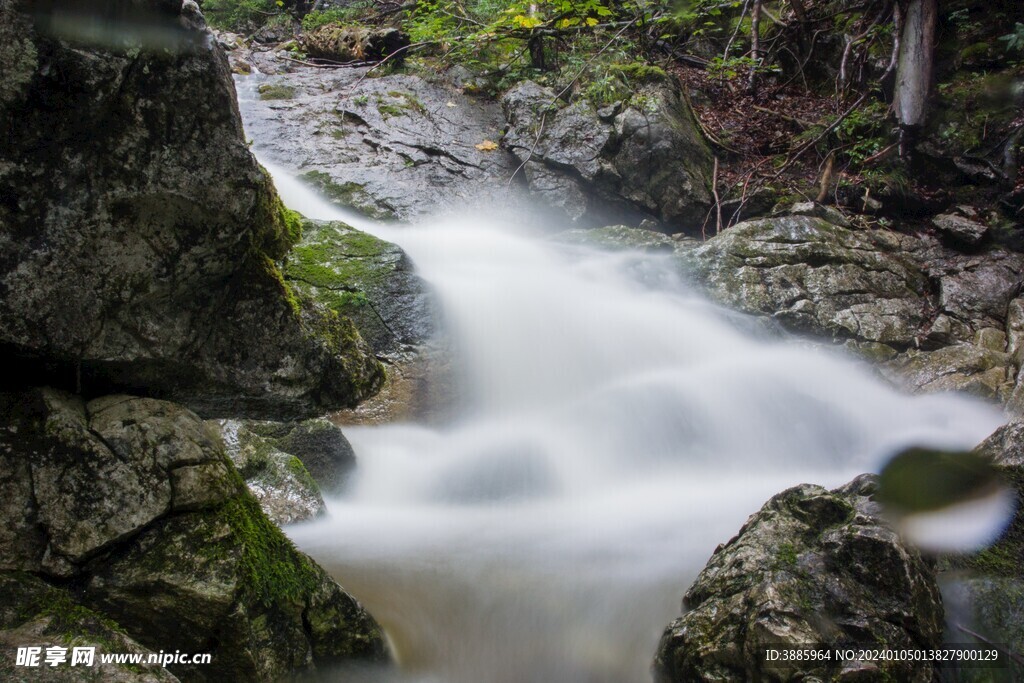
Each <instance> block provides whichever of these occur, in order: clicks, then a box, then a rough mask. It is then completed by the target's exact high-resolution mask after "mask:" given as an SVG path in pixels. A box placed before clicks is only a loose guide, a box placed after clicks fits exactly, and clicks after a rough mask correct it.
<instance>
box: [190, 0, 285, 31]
mask: <svg viewBox="0 0 1024 683" xmlns="http://www.w3.org/2000/svg"><path fill="white" fill-rule="evenodd" d="M201 5H202V9H203V15H204V16H205V17H206V20H207V21H208V22H209V23H210V25H211V26H213V27H214V28H219V29H226V30H229V31H245V30H253V29H256V28H258V27H259V26H262V25H264V24H266V23H267V20H268V19H269V18H270V17H273V16H276V15H278V14H280V13H282V12H283V9H282V8H283V5H284V3H283V2H282V1H281V0H203V1H202V2H201Z"/></svg>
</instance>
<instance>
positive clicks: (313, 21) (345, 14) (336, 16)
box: [302, 2, 373, 32]
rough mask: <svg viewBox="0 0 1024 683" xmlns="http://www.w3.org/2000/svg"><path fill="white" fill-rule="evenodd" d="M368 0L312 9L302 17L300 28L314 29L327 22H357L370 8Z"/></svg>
mask: <svg viewBox="0 0 1024 683" xmlns="http://www.w3.org/2000/svg"><path fill="white" fill-rule="evenodd" d="M372 7H373V5H372V3H370V2H354V3H352V4H350V5H346V6H345V7H333V8H331V9H325V10H314V11H312V12H310V13H309V14H307V15H306V16H304V17H302V30H303V31H307V32H309V31H315V30H316V29H318V28H320V27H321V26H326V25H327V24H354V23H359V19H360V17H362V16H363V15H364V14H365V13H366V11H367V10H368V9H370V8H372Z"/></svg>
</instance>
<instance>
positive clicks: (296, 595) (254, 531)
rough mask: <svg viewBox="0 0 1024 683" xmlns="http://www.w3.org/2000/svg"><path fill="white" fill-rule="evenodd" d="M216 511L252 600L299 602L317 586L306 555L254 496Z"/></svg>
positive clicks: (314, 574) (243, 584) (235, 500)
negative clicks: (229, 534)
mask: <svg viewBox="0 0 1024 683" xmlns="http://www.w3.org/2000/svg"><path fill="white" fill-rule="evenodd" d="M299 465H300V466H301V465H302V463H299ZM307 476H308V473H307ZM218 514H219V515H220V516H222V517H223V519H224V520H225V521H226V522H227V524H228V526H229V527H230V528H231V531H232V533H233V534H234V539H233V540H234V542H235V544H237V546H238V547H239V548H240V550H241V557H240V558H239V568H240V570H241V583H240V585H241V586H242V590H243V591H245V592H246V593H248V594H249V595H250V596H251V597H252V598H253V599H254V600H257V601H259V602H260V603H262V604H263V605H267V606H269V605H273V604H275V603H276V602H279V601H286V602H302V601H303V600H304V599H305V596H307V595H309V594H310V593H311V592H312V591H313V590H314V589H315V588H316V587H317V585H318V583H319V580H318V579H319V577H318V575H317V572H316V571H314V569H313V567H312V564H311V563H310V561H309V559H308V558H306V556H305V555H302V554H301V553H299V552H298V551H297V550H295V546H294V545H292V542H291V541H289V540H288V539H287V538H286V537H285V535H284V534H283V533H281V530H280V529H278V528H277V527H276V526H274V524H273V523H271V521H270V520H269V519H267V517H266V515H264V514H263V512H262V511H261V510H260V508H259V504H258V503H257V502H256V499H255V498H253V497H252V496H250V495H244V496H239V497H237V498H235V499H234V500H232V501H230V502H228V503H226V504H225V505H224V507H223V508H222V509H221V510H220V511H219V513H218Z"/></svg>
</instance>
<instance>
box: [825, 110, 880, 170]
mask: <svg viewBox="0 0 1024 683" xmlns="http://www.w3.org/2000/svg"><path fill="white" fill-rule="evenodd" d="M887 113H888V106H887V105H886V104H885V103H884V102H870V103H869V104H866V105H864V106H863V107H861V108H859V109H856V110H854V111H853V112H851V113H850V115H849V116H847V117H846V118H845V119H843V122H842V123H840V124H839V126H838V127H836V130H835V136H836V138H837V139H838V140H839V143H840V144H841V145H842V146H843V147H842V152H843V154H844V155H845V156H846V157H847V158H848V159H849V160H850V161H852V162H853V163H854V164H855V165H859V164H861V163H863V162H864V161H865V160H866V159H868V158H869V157H871V156H873V155H875V154H877V153H878V152H880V151H882V149H883V148H884V147H885V146H886V145H887V144H888V141H889V137H890V133H891V129H892V126H891V125H890V124H889V123H888V122H887Z"/></svg>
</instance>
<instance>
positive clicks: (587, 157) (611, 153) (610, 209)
mask: <svg viewBox="0 0 1024 683" xmlns="http://www.w3.org/2000/svg"><path fill="white" fill-rule="evenodd" d="M502 107H503V109H504V111H505V118H506V119H507V121H508V126H509V130H508V133H507V134H506V136H505V140H504V143H505V146H506V147H507V148H508V149H509V150H511V151H512V153H513V154H514V155H515V156H516V158H517V159H518V160H519V161H520V163H522V164H523V165H524V166H523V170H524V172H525V173H526V179H527V182H528V185H529V187H530V190H531V192H533V193H534V194H535V195H538V196H540V197H541V198H543V199H544V200H545V201H546V202H547V203H549V204H550V205H552V206H554V207H556V208H557V209H560V210H561V212H562V213H563V214H564V215H565V216H566V217H567V218H569V219H570V220H572V221H575V222H582V223H584V224H593V223H594V222H596V221H599V220H600V219H601V217H602V216H604V215H610V216H612V217H613V218H615V219H620V218H621V219H623V220H624V222H628V223H631V224H634V225H635V224H637V223H639V222H640V221H641V220H642V219H644V218H655V219H657V220H658V221H660V222H661V223H663V224H664V225H665V226H667V228H668V229H669V230H668V231H669V232H677V231H679V230H690V231H693V230H698V231H699V229H700V226H701V225H702V223H703V221H704V218H705V217H706V214H707V211H708V207H709V206H710V203H711V193H710V190H709V189H708V188H709V185H710V177H711V154H710V152H709V151H708V149H707V147H706V145H705V144H704V141H703V139H702V138H701V136H700V133H699V131H698V129H697V126H696V123H695V122H694V119H693V114H692V112H690V110H689V107H688V106H687V105H686V103H685V101H684V100H683V98H682V96H681V94H680V92H679V90H678V89H677V88H676V87H674V86H671V85H669V84H668V83H657V84H649V85H645V86H643V87H642V88H641V89H640V90H639V91H638V92H637V93H636V94H635V95H634V96H633V97H632V98H631V99H630V100H629V102H628V103H627V104H623V105H622V107H621V109H620V111H618V112H617V113H615V111H614V110H610V111H605V110H602V112H598V111H597V110H596V109H595V108H594V107H593V106H592V105H591V104H590V103H589V102H587V101H586V100H577V101H575V102H573V103H571V104H569V105H567V106H562V105H561V104H560V103H559V102H558V100H557V98H556V96H555V93H554V91H552V90H551V89H550V88H544V87H541V86H539V85H537V84H536V83H533V82H531V81H526V82H524V83H520V84H518V85H516V86H515V87H514V88H512V89H511V90H509V91H508V92H507V93H506V94H505V95H504V97H503V98H502ZM612 116H613V117H614V118H611V119H610V120H609V118H610V117H612Z"/></svg>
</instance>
